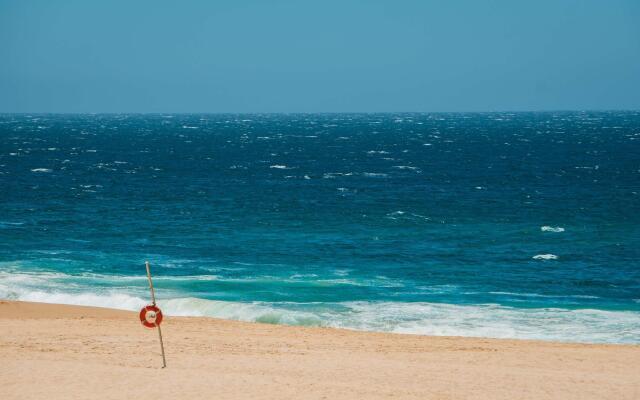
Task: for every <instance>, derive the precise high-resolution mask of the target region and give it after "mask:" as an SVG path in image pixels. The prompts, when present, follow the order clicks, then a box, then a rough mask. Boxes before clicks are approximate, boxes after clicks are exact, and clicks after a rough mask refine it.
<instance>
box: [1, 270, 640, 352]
mask: <svg viewBox="0 0 640 400" xmlns="http://www.w3.org/2000/svg"><path fill="white" fill-rule="evenodd" d="M42 279H46V278H42ZM9 286H12V285H0V298H4V299H11V300H22V301H33V302H44V303H58V304H73V305H83V306H96V307H108V308H115V309H122V310H131V311H136V310H138V309H140V308H141V307H142V306H143V305H145V304H146V303H148V301H147V300H145V298H146V296H145V295H143V294H142V293H140V295H133V294H128V293H123V292H119V291H115V290H109V291H105V292H102V293H89V292H77V293H72V292H63V291H60V290H53V291H45V290H38V289H35V290H31V289H27V288H24V287H22V288H10V287H9ZM158 304H159V306H160V307H161V308H162V309H163V311H164V313H165V314H166V315H167V316H199V317H200V316H205V317H215V318H223V319H230V320H240V321H250V322H263V323H273V324H286V325H303V326H325V327H335V328H346V329H354V330H364V331H377V332H393V333H404V334H419V335H434V336H471V337H492V338H512V339H514V338H515V339H540V340H559V341H567V342H591V343H640V313H638V312H633V311H602V310H591V309H586V310H567V309H559V308H536V309H520V308H513V307H505V306H499V305H495V304H481V305H456V304H443V303H426V302H416V303H404V302H390V301H357V302H338V303H294V302H274V303H268V302H232V301H219V300H207V299H200V298H194V297H178V298H165V299H159V300H158Z"/></svg>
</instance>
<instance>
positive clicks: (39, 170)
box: [31, 168, 51, 172]
mask: <svg viewBox="0 0 640 400" xmlns="http://www.w3.org/2000/svg"><path fill="white" fill-rule="evenodd" d="M31 172H51V170H50V169H49V168H33V169H32V170H31Z"/></svg>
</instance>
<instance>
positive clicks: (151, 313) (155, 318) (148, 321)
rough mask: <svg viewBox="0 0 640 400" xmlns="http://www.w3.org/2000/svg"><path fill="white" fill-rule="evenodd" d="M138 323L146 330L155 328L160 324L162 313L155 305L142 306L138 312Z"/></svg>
mask: <svg viewBox="0 0 640 400" xmlns="http://www.w3.org/2000/svg"><path fill="white" fill-rule="evenodd" d="M140 322H142V325H144V326H146V327H147V328H155V327H156V326H159V325H160V324H161V323H162V311H160V309H159V308H158V306H156V305H155V304H149V305H147V306H144V307H143V308H142V310H140Z"/></svg>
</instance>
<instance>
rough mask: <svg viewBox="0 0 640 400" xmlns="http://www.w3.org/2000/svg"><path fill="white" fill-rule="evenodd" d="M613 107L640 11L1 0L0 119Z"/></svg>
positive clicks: (544, 2) (628, 0)
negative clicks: (1, 115) (9, 115)
mask: <svg viewBox="0 0 640 400" xmlns="http://www.w3.org/2000/svg"><path fill="white" fill-rule="evenodd" d="M603 109H606V110H609V109H634V110H637V109H640V1H638V0H607V1H604V0H599V1H591V0H580V1H578V0H576V1H568V0H555V1H552V0H537V1H515V0H511V1H490V0H486V1H480V0H467V1H463V0H452V1H444V0H442V1H429V0H422V1H410V0H396V1H391V0H388V1H377V0H368V1H351V0H342V1H333V0H323V1H317V0H316V1H304V0H298V1H278V0H274V1H266V0H262V1H258V0H255V1H250V0H246V1H243V0H233V1H213V0H210V1H196V0H192V1H188V0H186V1H163V0H154V1H147V0H136V1H120V0H110V1H87V0H79V1H73V0H61V1H50V0H42V1H34V0H14V1H8V0H0V112H26V113H36V112H65V113H85V112H96V113H101V112H105V113H107V112H108V113H113V112H115V113H120V112H132V113H133V112H184V113H189V112H194V113H201V112H207V113H224V112H238V113H243V112H284V113H293V112H403V111H406V112H439V111H535V110H603Z"/></svg>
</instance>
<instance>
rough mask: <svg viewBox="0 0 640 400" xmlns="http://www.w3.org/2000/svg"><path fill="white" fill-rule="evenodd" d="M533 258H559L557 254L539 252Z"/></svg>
mask: <svg viewBox="0 0 640 400" xmlns="http://www.w3.org/2000/svg"><path fill="white" fill-rule="evenodd" d="M532 258H533V259H534V260H557V259H558V256H557V255H555V254H537V255H535V256H533V257H532Z"/></svg>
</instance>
